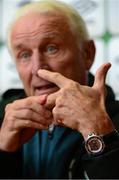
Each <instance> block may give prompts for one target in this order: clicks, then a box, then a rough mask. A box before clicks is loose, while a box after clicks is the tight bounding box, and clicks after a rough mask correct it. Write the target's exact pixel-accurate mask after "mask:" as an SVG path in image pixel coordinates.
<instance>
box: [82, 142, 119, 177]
mask: <svg viewBox="0 0 119 180" xmlns="http://www.w3.org/2000/svg"><path fill="white" fill-rule="evenodd" d="M82 160H83V161H82V162H83V167H84V169H85V173H86V176H87V177H88V178H89V179H118V178H119V142H118V143H117V144H115V145H114V146H113V147H111V148H110V149H109V150H108V151H106V152H105V153H103V154H101V155H98V156H93V155H88V154H85V155H83V158H82Z"/></svg>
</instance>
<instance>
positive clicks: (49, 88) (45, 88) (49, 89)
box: [35, 83, 59, 95]
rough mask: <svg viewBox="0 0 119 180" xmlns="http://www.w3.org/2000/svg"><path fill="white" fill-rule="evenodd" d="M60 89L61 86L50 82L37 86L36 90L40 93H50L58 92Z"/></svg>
mask: <svg viewBox="0 0 119 180" xmlns="http://www.w3.org/2000/svg"><path fill="white" fill-rule="evenodd" d="M58 89H59V88H58V87H57V86H56V85H55V84H53V83H49V84H45V85H42V86H37V87H35V92H36V94H38V95H42V94H50V93H53V92H56V91H57V90H58Z"/></svg>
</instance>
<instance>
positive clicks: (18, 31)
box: [8, 0, 95, 96]
mask: <svg viewBox="0 0 119 180" xmlns="http://www.w3.org/2000/svg"><path fill="white" fill-rule="evenodd" d="M8 47H9V49H10V51H11V53H12V55H14V57H15V61H16V66H17V69H18V72H19V75H20V78H21V80H22V82H23V85H24V88H25V91H26V93H27V95H28V96H30V95H41V94H46V93H47V94H50V93H53V92H55V91H57V90H58V87H56V86H55V85H54V84H51V83H50V82H48V81H46V80H44V79H42V78H40V77H39V76H38V74H37V72H38V70H39V69H47V70H50V71H56V72H59V73H61V74H63V75H64V76H66V77H67V78H70V79H73V80H75V81H77V82H79V83H81V84H86V71H87V70H88V69H89V68H90V66H91V64H92V62H93V59H94V54H95V52H94V49H95V48H94V44H93V41H90V40H89V36H88V33H87V29H86V27H85V23H84V21H83V20H82V18H81V17H80V15H79V14H78V13H77V12H76V11H75V10H74V9H73V8H71V7H70V6H68V5H66V4H64V3H61V2H58V1H51V0H46V1H39V2H37V3H31V4H29V5H26V6H25V7H22V8H21V9H20V10H19V11H18V12H17V14H16V17H15V19H14V21H13V23H12V24H11V28H10V30H9V33H8Z"/></svg>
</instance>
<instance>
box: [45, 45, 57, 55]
mask: <svg viewBox="0 0 119 180" xmlns="http://www.w3.org/2000/svg"><path fill="white" fill-rule="evenodd" d="M57 51H58V47H57V46H56V45H54V44H49V45H48V46H47V47H46V53H49V54H55V53H56V52H57Z"/></svg>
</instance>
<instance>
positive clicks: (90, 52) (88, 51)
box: [83, 40, 96, 70]
mask: <svg viewBox="0 0 119 180" xmlns="http://www.w3.org/2000/svg"><path fill="white" fill-rule="evenodd" d="M83 49H84V58H85V67H86V69H87V70H89V69H90V68H91V66H92V64H93V62H94V58H95V52H96V48H95V44H94V41H93V40H88V41H86V42H84V46H83Z"/></svg>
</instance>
